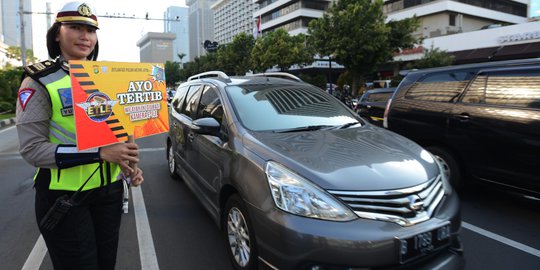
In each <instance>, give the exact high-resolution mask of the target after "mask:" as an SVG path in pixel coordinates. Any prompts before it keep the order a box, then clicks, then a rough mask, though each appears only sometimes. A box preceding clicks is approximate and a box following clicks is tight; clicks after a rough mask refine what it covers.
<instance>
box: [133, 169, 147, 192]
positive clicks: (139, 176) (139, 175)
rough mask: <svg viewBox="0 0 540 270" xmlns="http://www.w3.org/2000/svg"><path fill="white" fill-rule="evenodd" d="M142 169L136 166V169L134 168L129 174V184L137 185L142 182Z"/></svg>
mask: <svg viewBox="0 0 540 270" xmlns="http://www.w3.org/2000/svg"><path fill="white" fill-rule="evenodd" d="M142 174H143V171H142V170H141V168H139V167H137V170H135V173H134V174H133V175H132V176H131V185H132V186H135V187H136V186H139V185H140V184H142V182H144V178H143V176H142Z"/></svg>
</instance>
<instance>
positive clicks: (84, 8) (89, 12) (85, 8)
mask: <svg viewBox="0 0 540 270" xmlns="http://www.w3.org/2000/svg"><path fill="white" fill-rule="evenodd" d="M77 12H79V14H81V15H83V16H86V17H90V16H92V10H91V9H90V7H89V6H87V5H86V4H84V3H82V4H81V5H80V6H79V7H78V8H77Z"/></svg>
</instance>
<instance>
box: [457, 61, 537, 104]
mask: <svg viewBox="0 0 540 270" xmlns="http://www.w3.org/2000/svg"><path fill="white" fill-rule="evenodd" d="M463 102H465V103H484V104H494V105H504V106H516V107H530V108H538V107H540V72H539V71H537V70H535V71H532V70H531V71H523V70H521V71H503V72H486V73H484V74H481V75H479V76H478V77H477V78H476V79H475V80H474V81H473V82H472V83H471V86H470V87H469V90H468V91H467V93H466V94H465V96H464V97H463Z"/></svg>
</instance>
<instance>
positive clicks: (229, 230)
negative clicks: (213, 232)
mask: <svg viewBox="0 0 540 270" xmlns="http://www.w3.org/2000/svg"><path fill="white" fill-rule="evenodd" d="M222 222H223V236H224V238H225V243H226V245H227V253H228V254H229V258H230V260H231V263H232V265H233V267H234V269H237V270H247V269H257V249H256V242H255V234H254V233H253V227H252V226H251V222H250V219H249V214H248V212H247V210H246V207H245V205H244V202H243V201H242V199H241V198H240V197H239V196H238V195H237V194H234V195H232V196H231V197H230V198H229V199H228V200H227V204H226V206H225V211H224V212H223V218H222Z"/></svg>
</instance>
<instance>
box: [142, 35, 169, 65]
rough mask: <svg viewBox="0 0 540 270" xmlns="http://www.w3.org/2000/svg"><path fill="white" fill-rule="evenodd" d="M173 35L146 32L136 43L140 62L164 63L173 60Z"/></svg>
mask: <svg viewBox="0 0 540 270" xmlns="http://www.w3.org/2000/svg"><path fill="white" fill-rule="evenodd" d="M175 39H176V35H175V34H174V33H156V32H148V33H146V34H145V35H144V36H143V37H141V38H140V39H139V40H138V41H137V46H138V47H139V48H140V61H141V62H148V63H165V62H167V61H171V60H172V59H173V41H174V40H175Z"/></svg>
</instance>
